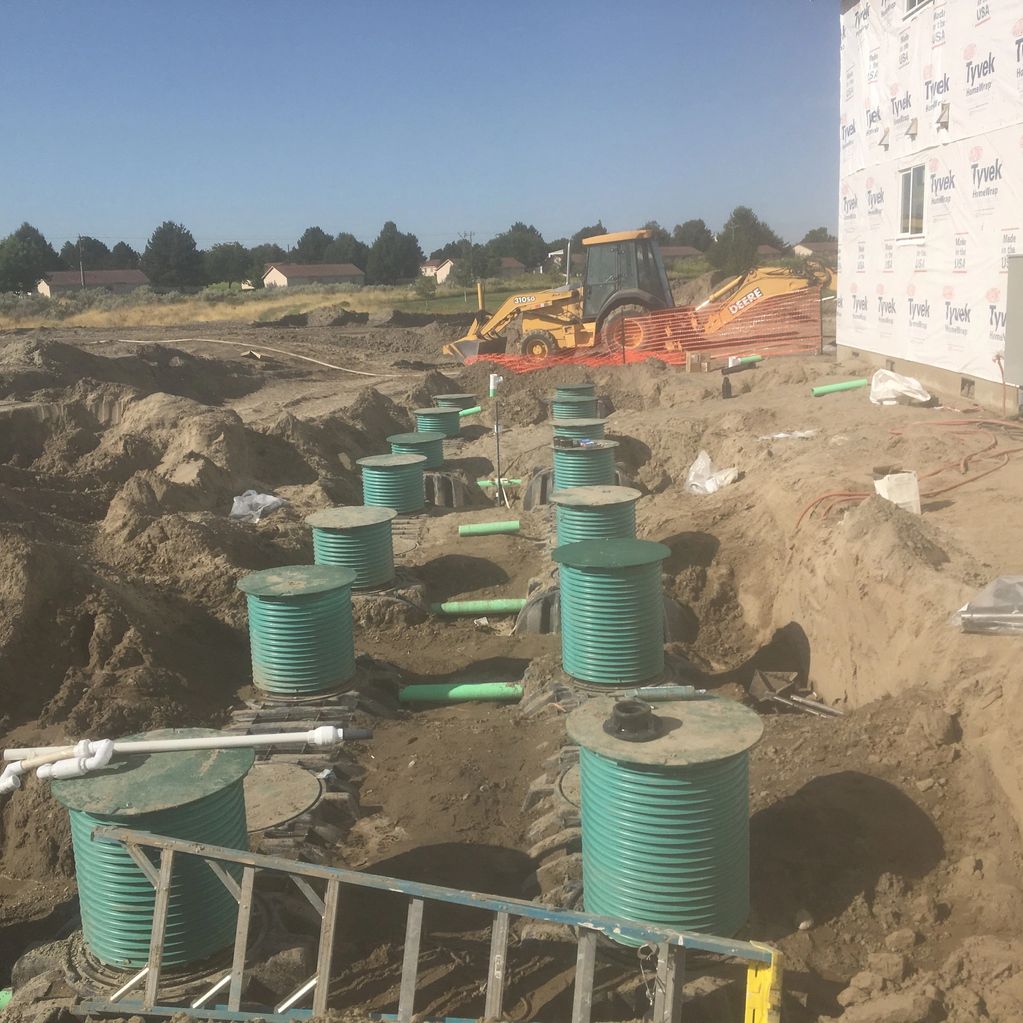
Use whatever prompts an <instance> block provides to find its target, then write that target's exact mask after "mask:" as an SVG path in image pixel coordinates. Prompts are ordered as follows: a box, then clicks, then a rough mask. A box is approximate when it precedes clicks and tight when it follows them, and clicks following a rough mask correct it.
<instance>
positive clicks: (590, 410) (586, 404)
mask: <svg viewBox="0 0 1023 1023" xmlns="http://www.w3.org/2000/svg"><path fill="white" fill-rule="evenodd" d="M596 418H597V399H596V398H594V397H566V398H555V399H554V400H553V401H552V402H551V419H596Z"/></svg>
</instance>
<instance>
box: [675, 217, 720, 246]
mask: <svg viewBox="0 0 1023 1023" xmlns="http://www.w3.org/2000/svg"><path fill="white" fill-rule="evenodd" d="M671 241H672V243H673V244H674V245H691V246H692V247H693V248H694V249H699V250H700V251H701V252H706V251H707V249H709V248H710V247H711V245H713V244H714V235H713V234H711V231H710V228H709V227H707V225H706V224H705V223H704V222H703V221H702V220H687V221H686V222H685V223H684V224H676V225H675V229H674V230H673V231H672V232H671Z"/></svg>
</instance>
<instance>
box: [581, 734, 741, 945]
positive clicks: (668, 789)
mask: <svg viewBox="0 0 1023 1023" xmlns="http://www.w3.org/2000/svg"><path fill="white" fill-rule="evenodd" d="M580 780H581V788H582V829H583V901H584V903H585V906H586V912H587V913H593V914H600V915H603V916H618V917H624V918H625V919H628V920H638V921H642V922H643V923H650V924H659V925H661V926H664V927H672V928H675V929H677V930H693V931H703V932H706V933H708V934H716V935H721V936H724V937H730V936H732V935H734V934H735V933H736V932H737V931H738V930H739V929H740V928H741V927H742V925H743V924H744V923H745V921H746V918H747V916H748V915H749V758H748V755H747V754H746V753H742V754H740V755H739V756H735V757H729V758H728V759H726V760H721V761H718V762H716V763H711V764H700V765H696V766H694V767H689V768H671V769H668V768H656V767H646V766H643V765H639V764H627V763H620V762H616V761H613V760H610V759H608V758H607V757H604V756H601V755H600V754H597V753H593V752H592V751H590V750H587V749H582V750H581V751H580Z"/></svg>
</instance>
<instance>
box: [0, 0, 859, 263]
mask: <svg viewBox="0 0 1023 1023" xmlns="http://www.w3.org/2000/svg"><path fill="white" fill-rule="evenodd" d="M838 79H839V75H838V5H837V4H836V3H834V2H830V0H759V2H753V0H745V2H732V3H726V2H722V3H712V2H699V3H698V2H695V0H674V2H671V0H658V2H644V0H632V2H631V3H630V2H625V0H617V2H604V0H578V2H577V0H563V2H561V3H557V2H554V3H542V2H532V0H527V2H520V3H496V2H489V0H477V2H462V0H434V2H433V3H419V2H414V0H403V2H398V0H336V2H333V3H326V2H308V0H307V2H304V3H286V2H280V0H279V2H277V3H274V4H271V3H269V2H264V0H250V2H248V3H244V4H243V3H235V2H231V0H212V2H211V0H205V2H195V0H179V2H177V3H174V4H171V3H167V2H162V3H156V2H141V3H139V2H134V3H127V2H113V0H89V2H81V3H70V2H67V3H61V4H54V3H38V2H33V0H19V2H18V3H8V4H4V6H3V12H2V21H0V96H2V97H3V110H4V118H3V120H4V145H3V147H2V148H0V237H2V236H3V235H6V234H7V233H9V232H10V231H11V230H13V229H14V228H16V227H17V226H18V225H19V224H20V223H21V222H22V221H24V220H28V221H29V222H30V223H32V224H34V225H35V226H36V227H38V228H39V229H40V230H41V231H42V232H43V233H44V234H45V235H46V236H47V238H48V239H49V240H50V241H51V242H52V243H53V244H54V245H55V246H56V247H58V248H59V246H60V245H61V244H62V243H63V242H64V241H65V240H66V239H67V238H72V237H74V236H76V235H78V234H79V233H81V234H90V235H94V236H96V237H99V238H102V239H103V240H104V241H107V243H108V244H113V243H114V242H115V241H118V240H120V239H124V240H126V241H128V242H130V243H131V244H132V245H134V246H135V247H137V248H141V247H143V246H144V245H145V241H146V239H147V237H148V236H149V235H150V234H151V232H152V230H153V229H154V228H155V227H156V226H157V225H158V224H159V223H161V222H162V221H164V220H175V221H178V222H180V223H183V224H185V225H186V226H187V227H188V228H189V229H190V230H191V231H192V233H193V234H194V235H195V237H196V240H197V242H198V243H199V245H200V246H202V247H206V246H209V245H211V244H213V243H215V242H218V241H234V240H238V241H241V242H243V243H245V244H256V243H259V242H263V241H276V242H278V243H280V244H283V245H288V244H291V243H293V242H294V241H295V240H296V239H297V238H298V236H299V235H300V234H301V232H302V231H303V230H304V229H305V228H306V227H308V226H309V225H311V224H318V225H320V226H321V227H323V228H324V229H325V230H327V231H329V232H331V233H336V232H338V231H342V230H346V231H352V232H353V233H354V234H356V235H358V236H359V237H361V238H363V239H365V240H366V241H372V240H373V238H374V237H375V235H376V234H377V232H378V231H379V229H380V226H381V225H382V223H383V222H384V221H385V220H394V221H396V222H397V224H398V226H399V227H400V228H401V229H402V230H406V231H413V232H414V233H415V234H417V235H418V236H419V239H420V242H421V243H422V245H423V247H424V249H426V250H427V251H428V250H429V249H431V248H436V247H439V246H440V245H442V244H443V243H444V242H446V241H449V240H450V239H452V238H455V237H457V236H458V235H459V234H460V233H462V232H469V231H472V232H474V233H475V235H476V237H477V239H480V240H485V239H486V238H489V237H490V236H492V235H493V234H495V233H497V232H498V231H501V230H504V229H506V228H507V227H508V226H509V225H510V224H511V223H512V222H513V221H515V220H524V221H526V222H527V223H533V224H535V225H536V226H537V227H538V228H539V229H540V230H541V231H542V232H543V234H544V236H545V237H547V238H553V237H557V236H558V235H561V234H567V233H572V232H573V231H575V230H577V229H578V228H580V227H582V226H584V225H586V224H591V223H595V222H596V220H597V219H598V218H600V219H602V220H603V223H604V224H605V225H606V226H607V227H608V228H610V229H618V230H620V229H626V228H631V227H636V226H638V225H640V224H641V223H643V222H644V221H647V220H650V219H656V220H659V221H660V222H661V223H662V224H664V225H665V226H667V227H668V228H670V227H671V226H672V225H674V224H675V223H677V222H680V221H682V220H685V219H688V218H690V217H703V218H704V219H705V220H706V221H707V223H708V225H709V226H710V227H711V229H712V230H716V229H717V228H719V227H720V226H721V224H722V223H723V221H724V219H725V218H726V217H727V215H728V213H729V211H730V210H731V209H732V208H733V207H734V206H736V205H739V204H745V205H749V206H752V207H753V208H754V209H755V210H756V211H757V213H758V214H760V215H761V216H762V217H763V218H765V219H766V220H767V221H768V222H769V223H770V224H771V225H772V226H773V227H774V228H775V229H776V230H777V231H778V232H779V233H780V234H781V235H782V236H783V237H785V238H786V239H787V240H789V241H797V240H798V239H799V238H800V237H802V234H803V232H804V231H805V230H806V229H807V228H810V227H813V226H817V225H819V224H826V225H828V226H829V227H834V223H835V207H836V203H837V199H836V196H837V180H838V147H837V144H836V139H837V127H836V125H837V122H838V113H837V110H838V84H839V82H838Z"/></svg>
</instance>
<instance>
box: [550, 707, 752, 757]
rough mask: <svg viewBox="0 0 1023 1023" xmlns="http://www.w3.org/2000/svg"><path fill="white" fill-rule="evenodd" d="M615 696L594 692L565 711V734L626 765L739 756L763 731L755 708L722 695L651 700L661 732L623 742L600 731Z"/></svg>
mask: <svg viewBox="0 0 1023 1023" xmlns="http://www.w3.org/2000/svg"><path fill="white" fill-rule="evenodd" d="M614 703H615V701H614V699H613V698H610V697H595V698H593V699H590V700H587V701H586V703H584V704H583V705H582V706H581V707H578V708H576V709H575V710H574V711H572V713H571V714H569V715H568V720H567V722H566V724H567V727H568V735H569V738H571V740H572V741H573V742H576V743H578V744H579V745H580V746H584V747H585V748H586V749H588V750H590V751H591V752H593V753H599V754H600V755H601V756H603V757H607V758H608V759H610V760H617V761H620V762H621V763H626V764H643V765H646V766H650V767H689V766H692V765H696V764H709V763H713V762H715V761H719V760H726V759H727V758H728V757H734V756H737V755H738V754H740V753H744V752H745V751H746V750H749V749H752V748H753V747H754V746H755V745H756V744H757V743H758V742H759V741H760V739H761V736H762V735H763V734H764V723H763V721H761V720H760V717H759V715H757V713H756V712H755V711H752V710H750V709H749V707H744V706H743V705H742V704H741V703H737V702H736V701H735V700H729V699H727V698H725V697H721V696H711V695H707V696H698V697H695V698H694V699H692V700H672V701H671V702H669V703H653V704H651V705H650V709H651V710H652V711H653V712H654V714H655V715H656V716H657V717H658V718H659V719H660V723H661V729H662V732H661V734H660V735H659V736H658V737H657V738H655V739H650V740H648V741H647V742H626V741H625V740H623V739H619V738H618V737H616V736H614V735H609V734H608V733H607V732H606V731H604V722H605V721H606V720H607V719H608V717H610V715H611V708H612V707H613V706H614Z"/></svg>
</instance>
